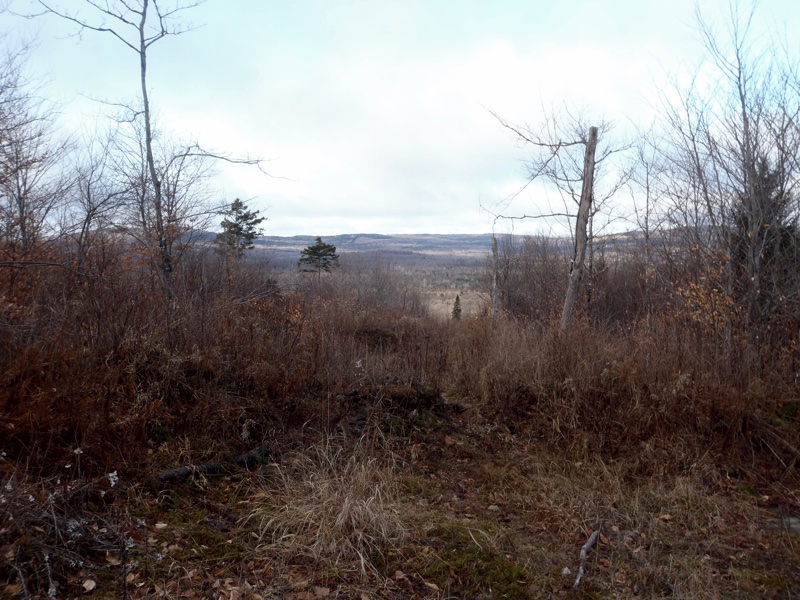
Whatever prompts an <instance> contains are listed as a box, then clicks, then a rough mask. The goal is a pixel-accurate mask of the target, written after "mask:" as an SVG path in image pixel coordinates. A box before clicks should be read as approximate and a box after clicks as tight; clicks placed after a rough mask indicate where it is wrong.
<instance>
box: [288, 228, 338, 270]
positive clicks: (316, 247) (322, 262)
mask: <svg viewBox="0 0 800 600" xmlns="http://www.w3.org/2000/svg"><path fill="white" fill-rule="evenodd" d="M337 264H339V255H338V254H336V246H334V245H333V244H326V243H325V242H323V241H322V238H321V237H319V236H317V238H316V241H315V242H314V243H313V244H312V245H311V246H308V247H306V248H305V249H303V250H301V251H300V260H299V261H297V266H298V267H300V270H301V271H303V272H305V273H316V274H317V276H318V277H319V276H320V275H321V274H322V271H325V272H326V273H330V271H331V267H334V266H336V265H337Z"/></svg>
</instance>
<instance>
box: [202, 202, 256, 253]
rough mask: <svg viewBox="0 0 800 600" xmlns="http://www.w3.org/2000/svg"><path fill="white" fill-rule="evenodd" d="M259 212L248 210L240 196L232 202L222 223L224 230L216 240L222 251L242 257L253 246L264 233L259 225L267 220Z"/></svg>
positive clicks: (215, 242)
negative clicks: (254, 241)
mask: <svg viewBox="0 0 800 600" xmlns="http://www.w3.org/2000/svg"><path fill="white" fill-rule="evenodd" d="M259 212H260V211H258V210H256V211H250V210H247V205H245V203H244V202H242V201H241V200H239V199H238V198H237V199H236V200H234V201H233V202H232V203H231V206H230V208H229V209H228V210H227V211H226V212H225V214H226V217H225V219H223V221H222V223H221V224H220V225H221V226H222V231H221V232H220V233H218V234H217V237H216V239H215V240H214V244H216V245H217V248H218V249H219V250H220V252H223V253H224V254H230V255H233V256H235V257H237V258H240V257H241V256H242V255H243V254H244V251H245V250H249V249H251V248H253V240H255V239H256V238H257V237H258V236H260V235H261V234H262V233H263V232H262V230H261V229H259V227H258V226H259V225H260V224H261V223H262V222H263V221H265V220H266V219H265V218H264V217H259V216H258V213H259Z"/></svg>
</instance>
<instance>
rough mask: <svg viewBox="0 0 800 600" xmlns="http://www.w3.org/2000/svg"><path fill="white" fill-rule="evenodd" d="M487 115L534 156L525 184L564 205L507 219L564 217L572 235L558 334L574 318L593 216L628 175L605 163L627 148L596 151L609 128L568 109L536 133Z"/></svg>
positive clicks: (530, 128)
mask: <svg viewBox="0 0 800 600" xmlns="http://www.w3.org/2000/svg"><path fill="white" fill-rule="evenodd" d="M492 114H493V115H494V116H495V118H497V119H498V120H499V121H500V123H501V124H502V125H503V126H504V127H506V128H507V129H509V130H510V131H512V132H513V133H514V134H515V135H516V136H517V137H518V139H519V140H520V141H522V142H523V143H525V144H527V145H530V146H532V147H533V149H534V155H533V156H532V158H530V159H529V160H528V163H527V168H528V183H531V182H533V181H536V180H539V179H542V180H544V181H546V182H547V183H549V184H550V185H551V186H552V187H554V188H555V189H556V190H557V191H558V193H559V195H560V197H561V201H562V203H563V206H564V208H563V212H558V211H551V212H548V213H546V214H534V215H527V214H526V215H523V216H521V217H513V218H540V219H543V218H553V217H557V218H566V219H567V223H568V224H569V227H570V230H571V231H572V233H573V235H574V242H575V243H574V249H573V255H572V260H571V261H570V264H569V271H568V286H567V294H566V297H565V301H564V308H563V311H562V317H561V330H562V331H564V330H566V329H568V328H569V327H570V325H571V323H572V320H573V317H574V314H575V307H576V303H577V299H578V294H579V290H580V286H581V282H582V279H583V273H584V267H585V262H586V252H587V248H589V246H590V244H591V242H592V238H593V237H594V231H593V229H594V227H593V223H594V218H595V216H596V215H597V214H599V212H600V211H601V210H602V209H604V208H606V207H607V203H608V200H609V199H610V198H611V197H612V196H614V194H616V193H617V192H618V191H619V189H620V188H621V187H622V185H624V183H625V182H626V181H627V179H628V177H629V173H628V169H627V167H621V166H620V165H609V163H610V160H609V159H610V158H611V157H612V156H614V155H617V154H618V153H620V152H622V151H624V150H627V148H628V146H619V147H612V146H604V147H603V148H602V149H601V150H600V151H599V152H598V151H597V147H598V140H599V139H601V138H602V137H603V134H605V133H607V132H608V131H609V129H610V126H609V124H607V123H601V124H600V126H598V127H594V126H589V125H587V124H586V122H585V119H584V118H582V117H580V116H578V117H576V116H574V115H572V114H571V113H570V112H568V111H565V112H564V113H563V114H558V113H553V114H552V115H551V116H549V117H548V118H546V119H545V121H544V123H543V124H542V125H541V126H540V127H539V128H537V129H534V128H532V127H530V126H528V125H524V126H517V125H512V124H510V123H508V122H507V121H506V120H505V119H503V118H502V117H500V116H498V115H497V114H495V113H492ZM604 163H605V164H606V165H609V172H610V174H611V175H612V176H611V177H607V178H606V185H604V186H602V187H597V186H595V180H596V179H597V177H598V175H599V174H600V173H601V172H602V166H603V164H604ZM609 182H610V185H609V184H608V183H609ZM576 210H577V213H576ZM572 219H574V225H573V222H572ZM590 252H591V250H590Z"/></svg>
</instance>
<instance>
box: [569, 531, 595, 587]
mask: <svg viewBox="0 0 800 600" xmlns="http://www.w3.org/2000/svg"><path fill="white" fill-rule="evenodd" d="M598 537H600V530H599V529H597V530H595V531H594V532H593V533H592V535H590V536H589V540H588V541H587V542H586V543H585V544H584V545H583V548H581V566H580V568H578V576H577V577H576V578H575V583H574V584H573V586H572V588H573V589H575V590H577V589H578V586H579V585H580V584H581V579H583V574H584V573H585V572H586V553H587V552H589V550H591V549H592V546H594V543H595V542H596V541H597V538H598Z"/></svg>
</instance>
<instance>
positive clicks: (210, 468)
mask: <svg viewBox="0 0 800 600" xmlns="http://www.w3.org/2000/svg"><path fill="white" fill-rule="evenodd" d="M267 456H269V449H268V448H267V447H266V446H260V447H258V448H255V449H253V450H250V452H245V453H244V454H240V455H239V456H233V457H231V458H229V459H228V460H226V461H223V462H218V463H211V464H205V465H184V466H182V467H177V468H175V469H170V470H169V471H163V472H162V473H159V474H158V480H159V481H165V482H170V483H176V482H178V481H183V480H184V479H188V478H189V477H191V476H192V475H193V474H195V473H196V474H198V475H205V476H215V475H225V474H228V473H230V472H232V471H233V470H234V468H236V467H238V468H241V469H252V468H253V467H254V466H255V465H257V464H260V463H262V462H264V459H266V458H267Z"/></svg>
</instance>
